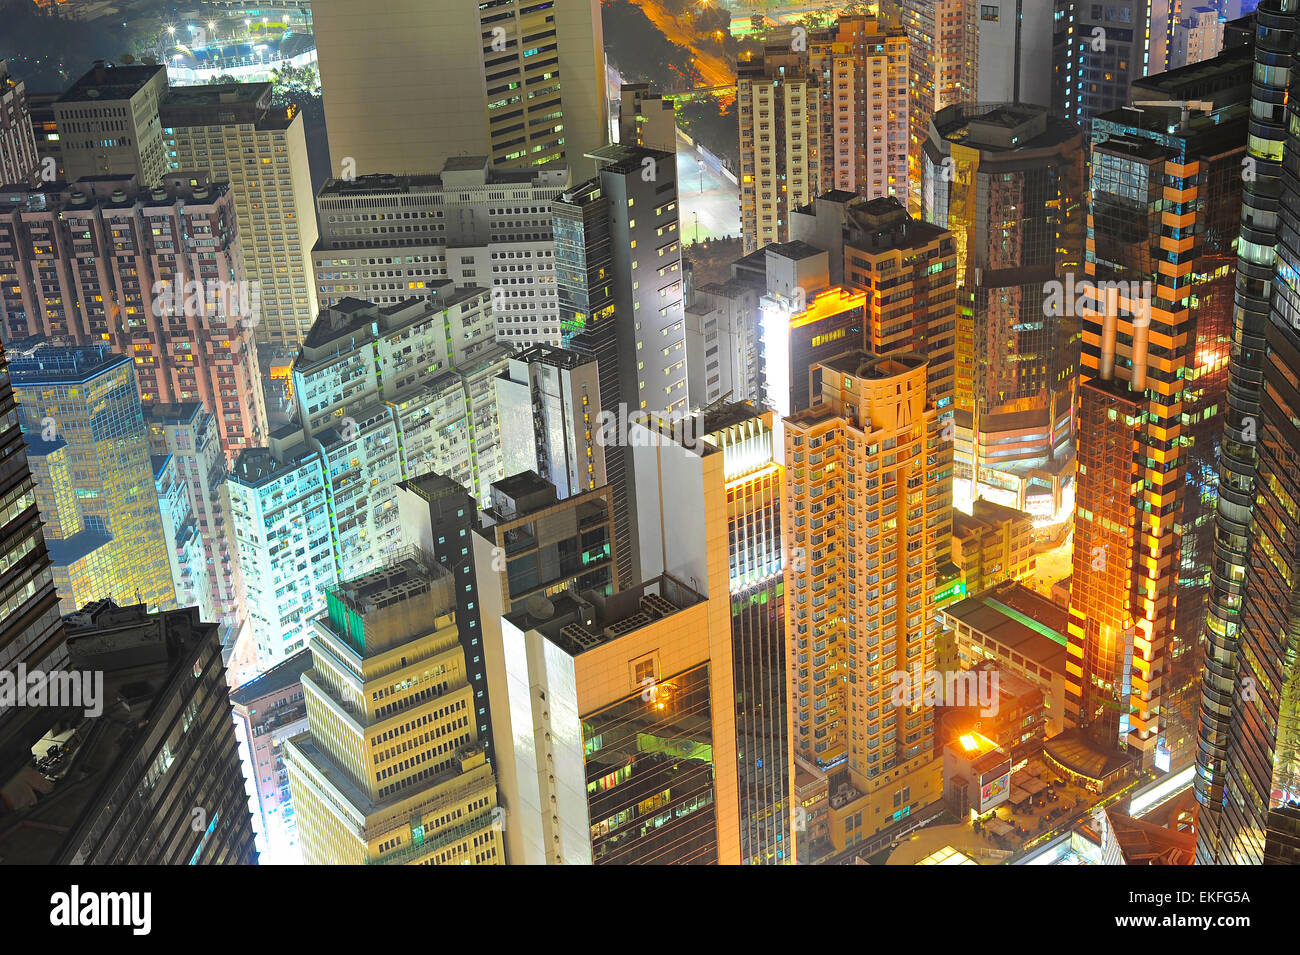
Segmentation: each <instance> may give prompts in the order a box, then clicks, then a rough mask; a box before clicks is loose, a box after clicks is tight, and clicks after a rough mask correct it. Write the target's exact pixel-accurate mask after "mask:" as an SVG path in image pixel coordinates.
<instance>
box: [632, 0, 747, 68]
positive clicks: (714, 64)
mask: <svg viewBox="0 0 1300 955" xmlns="http://www.w3.org/2000/svg"><path fill="white" fill-rule="evenodd" d="M637 6H639V7H640V8H641V12H642V13H644V14H645V15H646V16H647V17H648V18H649V19H650V22H651V23H653V24H654V25H655V26H657V27H658V28H659V31H660V32H661V33H663V35H664V36H666V37H668V39H670V40H672V41H673V42H674V43H677V44H679V45H681V46H684V47H686V48H687V49H688V50H690V51H691V52H692V53H693V54H694V55H695V60H694V62H695V68H696V69H697V70H699V71H700V77H701V78H702V79H703V80H704V82H703V83H702V84H701V85H702V86H730V85H731V84H732V83H735V82H736V71H735V70H734V69H733V68H732V66H731V64H730V63H728V62H727V58H726V57H725V56H723V55H722V54H720V53H717V52H713V51H708V50H702V49H700V48H699V47H698V46H696V42H695V33H694V32H692V31H691V30H690V29H688V28H687V27H685V26H683V25H682V24H681V22H680V21H679V20H678V19H677V18H676V17H674V16H673V15H672V14H671V13H669V12H668V11H667V10H665V9H664V8H663V7H661V6H659V4H657V3H654V2H652V0H639V2H638V3H637Z"/></svg>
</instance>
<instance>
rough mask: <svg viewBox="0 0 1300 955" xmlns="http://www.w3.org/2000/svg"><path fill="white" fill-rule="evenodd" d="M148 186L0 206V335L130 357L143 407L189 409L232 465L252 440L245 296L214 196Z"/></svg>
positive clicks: (100, 183) (54, 193)
mask: <svg viewBox="0 0 1300 955" xmlns="http://www.w3.org/2000/svg"><path fill="white" fill-rule="evenodd" d="M160 178H161V180H162V181H161V182H160V183H159V185H158V186H157V187H155V188H153V189H141V188H139V187H138V186H137V185H136V184H135V181H134V180H133V179H131V178H130V177H110V178H101V179H96V180H86V181H83V182H78V183H74V184H73V185H71V186H60V187H56V188H52V189H48V190H47V189H44V188H40V189H23V190H15V191H13V192H11V193H7V194H4V195H2V196H0V243H2V244H3V245H4V246H5V247H6V248H5V249H4V251H0V277H2V278H3V284H2V285H0V335H3V336H4V337H5V339H6V340H7V341H9V342H17V341H21V340H22V339H24V338H26V337H28V336H31V335H43V336H47V337H50V338H55V339H60V340H66V341H69V342H71V343H72V344H76V345H92V344H95V345H98V344H103V343H108V344H109V345H110V346H111V347H112V348H113V350H114V351H116V352H118V353H119V354H123V355H127V356H129V357H130V358H131V359H132V361H133V363H134V365H135V375H136V379H137V383H138V384H139V386H140V400H141V401H142V402H143V403H144V404H145V405H152V404H168V403H173V402H187V401H201V402H202V403H203V406H204V407H205V408H206V409H207V410H208V411H209V412H210V413H211V414H213V415H214V416H215V417H216V419H217V428H218V434H219V437H220V440H221V445H222V449H223V450H224V451H225V453H226V458H227V460H228V461H233V460H234V458H235V456H236V455H237V454H238V453H239V451H240V450H241V449H242V448H245V447H258V446H260V445H262V444H264V443H265V442H266V431H267V424H266V408H265V406H264V403H263V399H262V387H261V375H260V372H259V368H258V361H257V349H256V346H255V344H254V340H253V325H254V324H255V323H256V320H257V315H258V314H259V308H260V306H259V304H258V301H257V292H256V290H257V286H256V285H254V284H251V283H250V282H249V281H248V279H247V277H246V273H245V271H244V254H243V248H242V246H241V244H240V241H239V237H238V232H237V228H236V217H235V206H234V199H233V197H232V195H231V193H230V190H229V189H228V187H227V186H226V184H225V183H214V182H210V181H209V180H208V179H207V177H206V175H205V174H203V173H167V174H165V175H162V176H161V177H160Z"/></svg>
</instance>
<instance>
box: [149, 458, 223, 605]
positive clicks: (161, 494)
mask: <svg viewBox="0 0 1300 955" xmlns="http://www.w3.org/2000/svg"><path fill="white" fill-rule="evenodd" d="M150 464H151V465H152V466H153V486H154V493H155V494H156V495H157V497H158V509H159V511H161V513H162V530H163V540H164V541H165V542H166V545H167V559H168V561H169V562H170V564H171V573H172V585H173V587H174V588H175V591H176V606H177V607H194V608H196V609H197V610H198V612H199V619H200V620H202V621H203V622H204V623H211V622H213V621H214V620H216V613H215V612H214V610H213V608H212V591H211V589H210V587H209V586H208V574H207V550H206V548H205V546H204V543H203V535H202V534H200V533H199V525H198V521H197V520H195V518H194V511H193V509H192V508H191V507H190V496H189V492H188V490H187V489H186V486H185V481H184V480H183V479H182V477H181V474H180V470H179V465H178V462H177V461H176V459H174V458H173V457H172V456H171V455H170V454H155V455H153V456H152V457H151V458H150Z"/></svg>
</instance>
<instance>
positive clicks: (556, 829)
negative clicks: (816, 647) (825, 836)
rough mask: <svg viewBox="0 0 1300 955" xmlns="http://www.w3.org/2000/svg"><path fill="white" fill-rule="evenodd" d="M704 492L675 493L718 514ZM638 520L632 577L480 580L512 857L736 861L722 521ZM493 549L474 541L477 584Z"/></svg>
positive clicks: (714, 498) (540, 861) (715, 486)
mask: <svg viewBox="0 0 1300 955" xmlns="http://www.w3.org/2000/svg"><path fill="white" fill-rule="evenodd" d="M633 428H634V429H638V428H642V426H641V425H633ZM633 450H636V451H641V450H646V449H644V448H634V449H633ZM649 450H651V451H654V450H656V449H655V448H651V449H649ZM666 453H667V454H672V453H683V452H679V451H677V450H676V449H674V448H668V449H666ZM719 457H720V456H719ZM635 466H636V464H635V463H634V467H635ZM700 466H701V465H698V464H697V465H695V467H700ZM650 467H651V468H653V464H651V465H650ZM719 468H720V462H719V463H718V464H713V465H712V466H711V467H710V469H709V474H710V477H711V478H714V477H715V475H716V474H717V469H719ZM638 469H639V468H638ZM517 477H518V478H528V479H531V480H532V481H533V482H534V483H535V482H536V480H537V479H536V476H535V475H518V476H517ZM642 484H643V485H648V484H649V482H648V481H643V482H642ZM541 490H542V488H539V489H538V491H537V492H531V493H540V492H541ZM649 490H651V488H650V487H649V486H647V491H649ZM655 490H658V491H660V492H661V493H662V491H663V488H661V487H660V488H655ZM553 493H554V492H553V491H552V492H551V494H552V495H553ZM597 493H599V492H597ZM707 493H708V494H709V498H708V502H707V504H706V503H705V501H704V500H703V499H693V498H691V497H690V496H689V495H686V496H685V499H684V500H682V501H681V502H680V503H681V505H682V506H683V507H687V508H693V509H694V510H695V512H696V515H697V517H702V515H703V514H704V513H705V512H706V510H707V512H708V513H711V514H713V515H718V514H719V513H720V512H721V509H722V508H723V507H725V503H724V500H723V498H722V494H723V493H724V492H723V488H722V482H721V481H720V480H716V479H713V480H710V482H709V487H708V490H707ZM652 496H653V495H652ZM576 500H577V499H575V498H571V499H570V500H569V501H565V502H562V504H564V505H569V504H570V503H571V502H573V501H576ZM647 506H648V507H649V505H647ZM600 511H605V508H601V509H600ZM600 511H597V512H595V513H594V514H593V517H597V516H598V514H599V513H600ZM490 513H491V512H485V517H487V515H488V514H490ZM606 513H607V511H606ZM646 513H651V512H650V511H649V510H647V512H646ZM574 516H577V515H576V514H575V515H574ZM581 523H582V522H581V520H580V521H579V525H580V526H581ZM649 524H650V522H647V526H646V527H644V528H643V533H642V536H641V544H642V553H641V557H640V566H642V567H644V568H646V569H647V572H648V573H650V574H652V576H651V577H650V578H649V579H647V580H645V581H643V582H641V583H639V584H637V585H635V586H624V585H621V584H619V583H617V582H615V581H612V580H611V581H609V582H608V583H607V584H605V585H604V586H601V587H598V588H595V589H588V588H587V587H585V586H584V581H582V580H581V579H579V580H577V581H573V582H572V583H569V584H568V585H566V586H560V587H556V588H554V589H552V590H551V591H550V593H549V596H546V595H542V594H540V593H539V594H538V595H537V596H534V597H532V598H531V599H527V600H524V601H519V600H515V601H513V606H512V605H510V604H509V603H507V599H506V594H505V593H504V592H503V591H502V590H500V589H498V588H490V589H489V588H483V589H482V592H481V597H482V601H483V623H484V640H485V649H486V661H487V667H488V692H489V694H490V695H491V696H492V699H493V701H494V704H493V710H492V720H493V739H494V741H495V743H496V749H497V757H498V758H497V763H496V765H497V767H498V778H499V781H500V784H501V802H502V805H503V806H504V808H505V811H506V817H505V824H506V849H507V851H508V853H509V861H510V862H511V864H534V865H562V864H598V865H617V864H663V865H666V864H690V863H705V864H707V863H721V864H735V863H736V862H738V861H740V859H739V857H740V852H739V841H740V825H739V819H738V813H737V771H736V758H737V756H736V728H735V715H734V710H733V707H734V706H735V703H736V696H735V686H734V678H733V672H734V671H733V666H732V659H731V631H730V625H729V619H730V613H729V600H728V599H727V598H726V596H725V595H726V593H727V553H726V546H725V545H724V544H723V538H722V536H721V534H722V530H721V527H722V524H721V521H720V520H715V521H714V522H713V523H712V525H711V526H712V527H714V528H717V530H716V531H711V532H710V533H707V534H705V533H693V534H682V535H675V534H672V533H671V532H669V533H665V532H664V528H663V525H662V523H660V522H654V523H653V529H651V528H650V526H649ZM536 526H537V528H538V529H539V530H541V529H542V528H543V527H545V524H544V523H543V522H542V521H541V520H538V521H537V524H536ZM486 529H487V528H485V530H486ZM652 534H653V538H654V539H653V540H652V539H651V536H652ZM498 539H499V538H498ZM506 539H507V541H509V540H510V539H509V538H506ZM494 546H497V545H495V544H494V542H493V540H492V538H490V537H485V536H483V535H482V534H481V535H480V536H479V538H478V539H477V540H476V541H475V555H476V563H477V564H478V566H479V568H480V581H482V579H483V576H484V575H483V568H484V567H485V566H488V565H490V562H491V560H492V556H493V553H494V551H493V548H494ZM508 547H509V544H507V548H508ZM526 555H527V552H525V556H526ZM505 558H506V560H508V561H509V560H511V554H510V551H509V549H507V551H506V553H505ZM511 563H512V565H514V566H520V567H522V568H527V566H528V563H527V561H526V560H525V561H524V562H523V563H520V561H519V559H518V558H515V560H513V561H512V562H511ZM511 569H512V570H513V566H512V568H511ZM692 578H693V579H694V583H693V584H692V583H688V582H687V581H688V580H690V579H692Z"/></svg>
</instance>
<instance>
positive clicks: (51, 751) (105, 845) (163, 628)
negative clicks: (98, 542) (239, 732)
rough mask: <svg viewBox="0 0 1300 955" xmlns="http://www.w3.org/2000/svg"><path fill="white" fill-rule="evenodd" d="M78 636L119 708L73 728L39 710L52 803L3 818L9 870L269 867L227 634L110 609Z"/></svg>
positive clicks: (87, 616)
mask: <svg viewBox="0 0 1300 955" xmlns="http://www.w3.org/2000/svg"><path fill="white" fill-rule="evenodd" d="M64 626H65V627H66V629H67V634H68V637H67V647H68V657H69V661H70V663H71V665H72V667H74V668H75V669H76V670H81V671H93V672H95V673H99V674H102V675H103V699H104V700H115V701H116V702H115V703H114V704H113V705H112V706H109V705H104V706H103V708H102V712H100V713H96V714H93V715H90V714H88V715H87V716H82V714H81V713H80V712H77V713H76V718H75V719H72V720H68V719H67V718H66V717H65V715H64V714H63V713H62V712H57V711H54V712H52V711H51V710H48V709H45V708H39V707H37V708H34V712H36V713H38V714H42V715H43V716H44V728H43V730H42V732H43V734H44V738H43V739H42V742H41V743H39V744H38V746H37V747H35V748H30V749H29V750H28V752H27V758H28V763H29V766H30V767H31V769H32V771H33V772H39V773H40V775H41V776H42V777H43V786H44V788H45V791H44V794H43V795H42V796H41V797H40V798H38V799H33V800H31V801H30V803H28V804H26V805H20V806H18V807H15V808H14V809H13V810H12V811H11V812H8V813H5V814H4V816H3V817H0V818H3V819H4V823H5V825H4V829H3V834H2V835H0V856H3V858H4V859H5V861H6V862H9V863H14V864H28V865H37V864H39V865H182V866H183V865H253V864H255V863H256V861H257V853H256V851H255V849H254V842H253V828H252V822H251V818H250V815H249V811H248V798H247V796H246V795H245V793H244V780H243V776H242V774H241V773H240V768H239V754H238V751H237V746H236V742H235V734H234V727H233V726H232V725H231V721H230V705H229V703H228V701H227V699H226V675H225V667H224V665H223V664H222V661H221V640H220V639H219V638H218V636H217V626H216V624H211V623H204V622H202V621H200V620H199V618H198V611H197V610H195V609H194V608H190V609H186V610H172V611H168V612H164V613H148V612H146V610H145V608H144V606H143V605H139V604H137V605H134V606H125V607H119V606H117V605H116V604H114V603H113V601H111V600H100V601H96V602H95V603H92V604H88V605H87V606H85V607H83V608H82V609H81V610H80V611H78V612H77V613H75V614H72V615H71V616H69V617H67V618H65V620H64ZM69 723H71V724H72V725H71V726H70V725H69ZM38 738H40V737H38ZM56 739H58V740H62V742H61V744H60V745H58V746H54V745H52V744H53V741H54V740H56Z"/></svg>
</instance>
